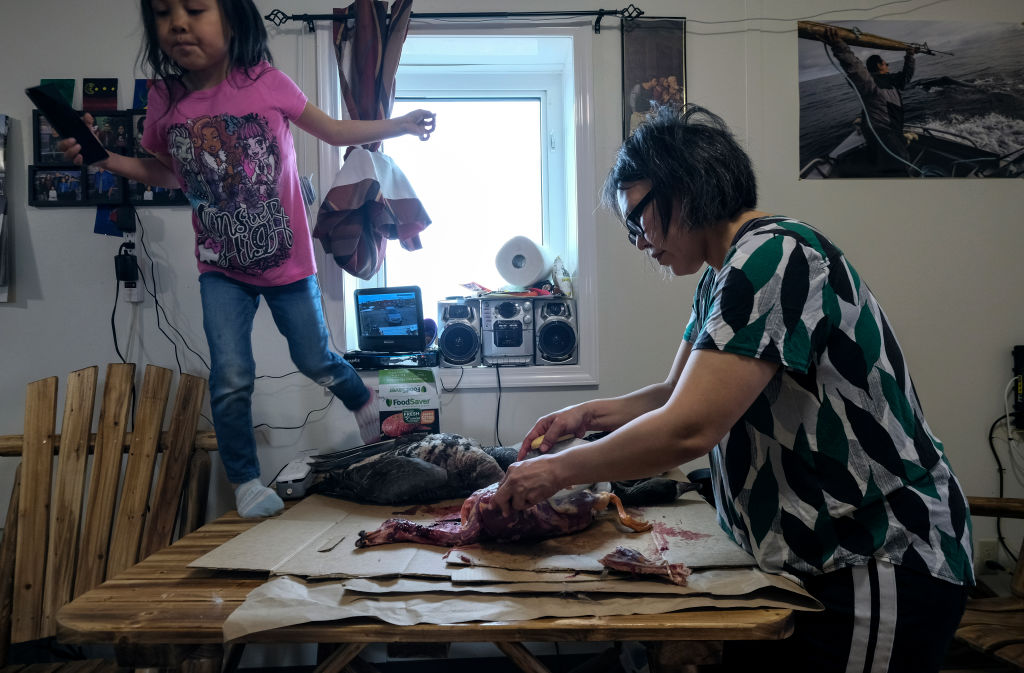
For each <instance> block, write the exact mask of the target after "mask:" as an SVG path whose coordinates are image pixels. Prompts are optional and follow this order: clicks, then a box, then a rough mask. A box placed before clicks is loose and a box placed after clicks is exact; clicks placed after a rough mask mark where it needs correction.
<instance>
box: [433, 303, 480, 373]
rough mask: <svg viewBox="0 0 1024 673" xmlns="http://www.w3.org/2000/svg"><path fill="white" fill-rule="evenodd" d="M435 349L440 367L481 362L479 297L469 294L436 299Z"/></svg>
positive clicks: (473, 364)
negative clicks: (467, 295) (436, 335)
mask: <svg viewBox="0 0 1024 673" xmlns="http://www.w3.org/2000/svg"><path fill="white" fill-rule="evenodd" d="M437 325H438V327H437V329H438V337H437V350H438V355H439V358H438V360H439V364H440V366H442V367H476V366H477V365H479V364H480V362H481V358H480V355H481V354H480V300H479V299H473V298H471V297H456V298H453V299H452V298H449V299H442V300H441V301H439V302H437Z"/></svg>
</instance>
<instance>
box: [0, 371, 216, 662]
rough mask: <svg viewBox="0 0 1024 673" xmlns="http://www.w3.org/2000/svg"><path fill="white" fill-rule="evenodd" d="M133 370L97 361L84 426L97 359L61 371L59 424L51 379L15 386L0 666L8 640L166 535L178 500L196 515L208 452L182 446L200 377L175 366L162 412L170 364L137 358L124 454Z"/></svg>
mask: <svg viewBox="0 0 1024 673" xmlns="http://www.w3.org/2000/svg"><path fill="white" fill-rule="evenodd" d="M135 372H136V367H135V365H134V364H131V363H115V364H110V365H107V370H106V378H105V381H104V384H103V393H102V402H101V407H100V411H99V414H98V420H97V422H96V430H95V434H94V435H92V434H91V428H92V426H93V416H94V412H95V406H96V397H97V386H98V378H99V368H98V367H86V368H84V369H80V370H78V371H74V372H71V373H70V374H69V375H68V377H67V389H66V391H65V396H64V414H63V419H62V424H61V428H60V431H59V434H58V430H57V427H56V422H57V406H58V405H57V394H58V383H59V381H58V378H57V377H55V376H51V377H49V378H46V379H41V380H39V381H34V382H32V383H29V384H28V386H27V391H26V398H25V430H24V434H23V435H22V436H21V462H20V464H19V465H18V468H17V472H16V474H15V482H14V488H13V489H12V493H11V500H10V504H9V510H8V514H7V524H6V530H5V531H4V534H3V540H2V542H0V668H2V667H3V666H4V665H5V664H6V660H7V653H8V649H9V648H8V646H9V645H10V644H11V643H22V642H26V641H30V640H37V639H40V638H45V637H48V636H53V635H55V634H56V627H57V624H56V615H57V613H58V611H59V610H60V609H61V608H62V607H63V606H64V605H66V604H67V603H68V602H70V601H71V600H72V599H74V598H75V597H77V596H79V595H81V594H82V593H84V592H86V591H88V590H90V589H93V588H95V587H96V586H98V585H99V584H100V583H102V582H103V581H104V580H105V579H107V578H109V577H113V576H114V575H116V574H118V573H120V572H121V571H123V570H125V569H127V568H129V567H130V566H132V565H134V564H135V563H137V562H138V561H139V560H140V559H142V558H145V557H146V556H148V555H150V554H151V553H153V552H155V551H158V550H160V549H163V548H164V547H166V546H167V545H169V544H170V543H171V541H172V539H173V537H174V526H175V522H176V520H177V519H178V517H179V511H180V510H181V509H182V506H181V505H182V502H183V501H184V502H185V503H186V511H185V512H184V513H182V515H181V518H182V519H183V521H185V520H187V521H189V522H190V523H188V524H183V525H201V523H202V521H201V519H202V512H203V510H204V505H205V495H206V491H207V489H208V482H209V471H210V459H209V456H208V455H207V454H206V452H205V451H200V452H198V453H201V454H203V455H202V456H199V458H200V460H196V459H195V458H194V454H195V435H196V427H197V425H198V423H199V416H200V412H201V409H202V404H203V401H204V398H205V393H206V380H205V379H203V378H200V377H197V376H192V375H189V374H182V375H181V377H180V380H179V382H178V392H177V396H176V398H175V401H174V405H173V407H172V408H171V411H168V410H167V409H168V397H169V393H170V389H171V382H172V378H173V372H172V371H171V370H170V369H166V368H164V367H157V366H154V365H150V366H147V367H146V371H145V376H144V380H143V382H142V386H141V390H140V391H139V394H138V403H137V409H136V413H135V415H134V419H133V420H134V427H133V430H132V433H131V437H130V442H131V445H130V446H129V447H128V457H127V459H125V458H124V446H125V441H126V438H127V437H128V434H127V431H128V421H129V414H130V413H131V409H132V406H133V403H134V401H135V397H136V394H135ZM168 413H170V414H171V415H170V419H169V428H168V430H167V431H166V432H164V431H162V428H163V424H164V418H165V415H166V414H168ZM90 446H92V447H93V451H92V459H91V461H90V459H89V453H90ZM161 451H162V452H163V455H162V456H158V454H159V453H160V452H161ZM55 456H56V459H55ZM122 465H123V469H124V478H123V479H122V478H121V472H122ZM157 467H159V472H158V473H157V471H156V470H157ZM54 473H56V477H55V478H54ZM87 475H88V478H87ZM186 477H188V487H187V488H186ZM86 482H88V483H86ZM189 490H195V492H194V493H187V491H189ZM40 670H42V669H40ZM79 673H89V672H88V671H85V670H83V671H80V672H79Z"/></svg>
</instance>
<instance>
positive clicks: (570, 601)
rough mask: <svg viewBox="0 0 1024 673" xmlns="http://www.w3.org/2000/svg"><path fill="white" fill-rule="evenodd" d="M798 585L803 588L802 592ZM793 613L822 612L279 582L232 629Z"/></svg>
mask: <svg viewBox="0 0 1024 673" xmlns="http://www.w3.org/2000/svg"><path fill="white" fill-rule="evenodd" d="M794 586H795V585H794ZM705 607H714V608H748V609H749V608H756V607H765V608H786V609H797V610H820V609H821V606H820V604H818V603H817V601H815V600H814V599H813V598H811V597H810V596H807V595H806V594H805V593H803V591H802V590H800V589H799V588H798V590H797V591H796V592H792V591H781V590H776V589H765V590H763V591H759V592H756V593H754V594H751V595H747V596H743V597H740V598H720V597H716V596H708V595H706V594H698V595H689V596H678V595H657V596H653V595H647V596H636V595H622V594H596V595H595V594H572V595H561V594H559V595H543V594H541V595H531V594H504V593H503V594H487V593H471V594H454V595H452V594H445V593H437V592H435V593H423V594H385V595H380V596H372V597H367V596H365V595H360V594H354V593H352V592H346V590H345V581H332V582H317V583H307V582H304V581H302V580H301V579H299V578H295V577H278V578H275V579H274V580H272V581H270V582H267V583H266V584H264V585H263V586H261V587H259V588H258V589H254V590H253V591H252V592H251V593H250V594H249V596H248V597H247V598H246V600H245V602H244V603H242V605H240V606H239V607H238V608H237V609H236V610H235V611H234V612H233V613H231V615H230V616H229V617H228V619H227V621H226V622H225V624H224V640H225V641H230V640H234V639H235V638H240V637H242V636H245V635H247V634H249V633H255V632H257V631H263V630H266V629H272V628H278V627H281V626H290V625H294V624H304V623H306V622H315V621H329V620H335V619H345V618H349V617H375V618H377V619H380V620H382V621H385V622H388V623H389V624H398V625H411V624H455V623H461V622H471V621H516V620H529V619H537V618H540V617H581V616H605V615H651V614H665V613H668V612H675V611H677V610H686V609H693V608H705Z"/></svg>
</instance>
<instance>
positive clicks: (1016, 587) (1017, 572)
mask: <svg viewBox="0 0 1024 673" xmlns="http://www.w3.org/2000/svg"><path fill="white" fill-rule="evenodd" d="M967 503H968V506H969V507H970V509H971V516H972V517H983V516H989V517H1000V518H1010V519H1024V499H1020V498H978V497H969V498H967ZM956 639H957V640H959V641H961V642H963V643H965V644H967V645H969V646H970V647H971V648H973V649H975V650H978V651H980V652H984V653H985V654H988V655H990V656H991V657H993V658H995V659H996V660H998V661H999V662H1001V663H1004V664H1009V665H1010V666H1013V667H1014V668H1016V669H1017V670H1022V671H1024V542H1022V544H1021V549H1020V551H1019V552H1018V553H1017V566H1016V568H1014V571H1013V580H1012V581H1011V583H1010V596H996V597H992V598H972V599H970V600H968V601H967V610H966V611H965V612H964V616H963V618H962V619H961V620H960V626H959V627H958V628H957V631H956Z"/></svg>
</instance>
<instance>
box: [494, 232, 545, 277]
mask: <svg viewBox="0 0 1024 673" xmlns="http://www.w3.org/2000/svg"><path fill="white" fill-rule="evenodd" d="M554 261H555V255H554V253H553V252H551V251H550V250H548V249H547V248H545V247H544V246H543V245H541V244H540V243H536V242H534V241H532V240H530V239H529V238H527V237H526V236H515V237H513V238H510V239H509V240H508V242H506V243H505V245H503V246H501V250H499V251H498V254H497V255H496V256H495V259H494V263H495V265H496V266H497V267H498V273H500V274H501V277H502V278H504V279H505V280H506V281H507V282H508V283H509V285H515V286H517V287H529V286H531V285H534V284H535V283H538V282H540V281H541V280H543V279H544V278H547V277H548V276H550V275H551V265H552V264H553V263H554Z"/></svg>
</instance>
